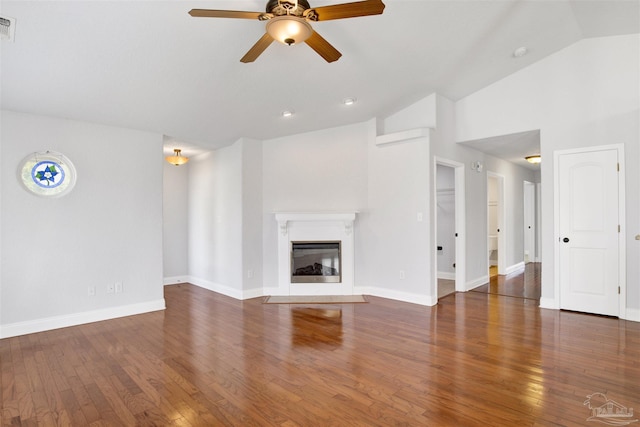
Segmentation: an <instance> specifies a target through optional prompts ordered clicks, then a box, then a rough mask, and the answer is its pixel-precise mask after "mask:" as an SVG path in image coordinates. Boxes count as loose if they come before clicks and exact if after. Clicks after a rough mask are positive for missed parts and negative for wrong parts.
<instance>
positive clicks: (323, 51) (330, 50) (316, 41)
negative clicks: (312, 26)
mask: <svg viewBox="0 0 640 427" xmlns="http://www.w3.org/2000/svg"><path fill="white" fill-rule="evenodd" d="M305 43H307V44H308V45H309V46H310V47H311V49H313V50H315V51H316V52H317V53H318V55H320V56H322V57H323V58H324V59H325V60H326V61H327V62H333V61H337V60H338V59H340V57H341V56H342V54H341V53H340V52H338V50H337V49H336V48H335V47H333V46H332V45H331V43H329V42H328V41H326V40H325V39H324V38H323V37H322V36H321V35H320V34H318V33H317V32H315V31H314V32H313V33H311V36H309V38H308V39H307V40H306V42H305Z"/></svg>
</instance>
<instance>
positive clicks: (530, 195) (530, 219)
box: [524, 181, 536, 263]
mask: <svg viewBox="0 0 640 427" xmlns="http://www.w3.org/2000/svg"><path fill="white" fill-rule="evenodd" d="M535 220H536V215H535V184H533V183H531V182H528V181H525V182H524V262H525V263H529V262H534V261H535V257H536V237H535V236H536V227H535Z"/></svg>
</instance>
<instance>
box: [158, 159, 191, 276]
mask: <svg viewBox="0 0 640 427" xmlns="http://www.w3.org/2000/svg"><path fill="white" fill-rule="evenodd" d="M188 172H189V163H187V164H185V165H181V166H175V165H172V164H170V163H168V162H163V180H162V190H163V192H162V218H163V224H162V230H163V233H162V247H163V251H162V252H163V256H162V259H163V266H164V267H163V277H164V283H165V284H170V283H180V282H184V281H186V280H187V275H188V272H189V265H188V247H187V245H188V200H189V198H188V194H189V193H188V188H189V173H188Z"/></svg>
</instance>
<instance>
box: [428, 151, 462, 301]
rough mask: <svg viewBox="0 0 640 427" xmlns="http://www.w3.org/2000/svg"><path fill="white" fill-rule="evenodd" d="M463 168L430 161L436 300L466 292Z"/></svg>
mask: <svg viewBox="0 0 640 427" xmlns="http://www.w3.org/2000/svg"><path fill="white" fill-rule="evenodd" d="M464 169H465V168H464V164H462V163H459V162H455V161H451V160H446V159H441V158H437V157H436V158H434V168H433V171H434V172H433V177H434V180H433V182H434V188H433V190H434V191H433V194H434V204H433V218H434V221H433V223H434V224H433V229H432V236H434V238H433V240H434V241H435V245H436V247H435V248H434V252H433V253H434V255H433V257H432V259H433V262H432V265H433V266H435V268H434V269H433V279H434V283H435V284H436V287H435V288H436V289H435V290H436V295H437V297H438V298H442V297H444V296H446V295H450V294H451V293H453V292H464V291H466V287H465V265H466V264H465V214H464Z"/></svg>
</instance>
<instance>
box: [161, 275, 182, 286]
mask: <svg viewBox="0 0 640 427" xmlns="http://www.w3.org/2000/svg"><path fill="white" fill-rule="evenodd" d="M188 277H189V276H187V275H185V276H173V277H165V278H164V279H162V283H163V284H164V285H165V286H166V285H177V284H179V283H186V282H188V281H189V279H188Z"/></svg>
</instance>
